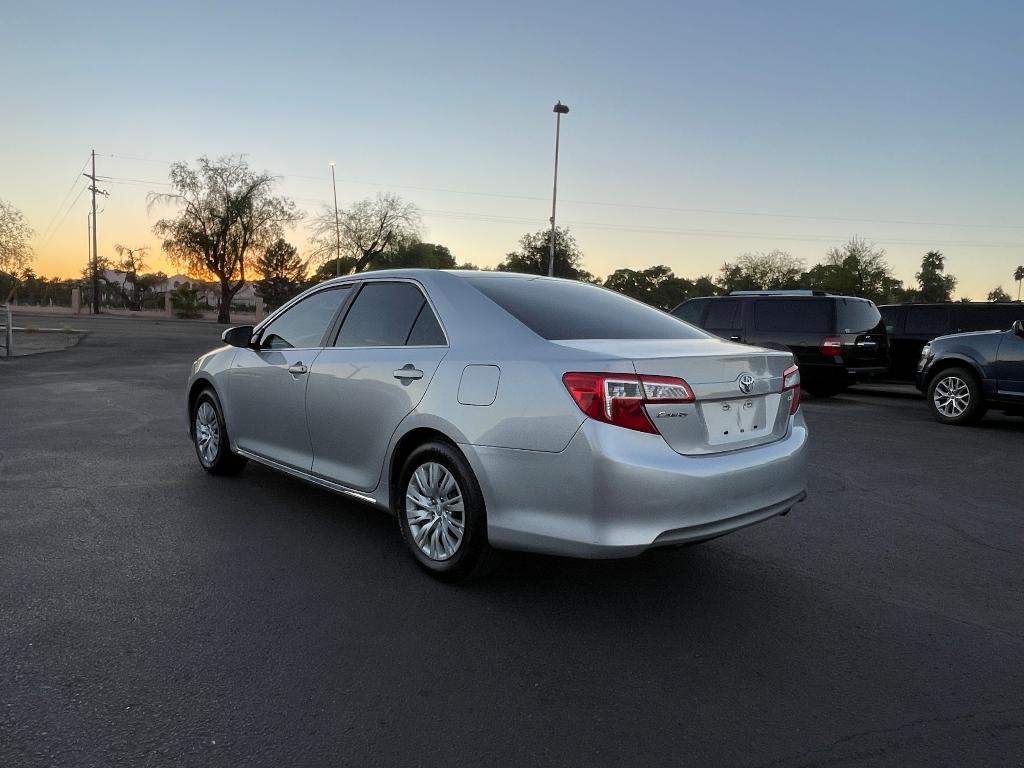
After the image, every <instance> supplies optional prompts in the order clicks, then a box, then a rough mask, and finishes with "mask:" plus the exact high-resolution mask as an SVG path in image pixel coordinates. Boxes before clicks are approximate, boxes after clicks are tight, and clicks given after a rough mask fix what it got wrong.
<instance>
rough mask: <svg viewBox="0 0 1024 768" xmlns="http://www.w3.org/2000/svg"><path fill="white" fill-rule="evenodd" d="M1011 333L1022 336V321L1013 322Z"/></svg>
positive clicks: (1023, 321)
mask: <svg viewBox="0 0 1024 768" xmlns="http://www.w3.org/2000/svg"><path fill="white" fill-rule="evenodd" d="M1013 332H1014V333H1016V334H1017V335H1018V336H1024V320H1014V321H1013Z"/></svg>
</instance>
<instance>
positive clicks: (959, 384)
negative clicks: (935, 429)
mask: <svg viewBox="0 0 1024 768" xmlns="http://www.w3.org/2000/svg"><path fill="white" fill-rule="evenodd" d="M957 392H959V393H962V394H961V395H959V396H956V397H953V396H952V395H953V393H957ZM927 399H928V409H929V410H930V411H931V412H932V416H934V417H935V419H936V420H937V421H939V422H941V423H942V424H952V425H954V426H964V425H966V424H974V423H975V422H977V421H978V420H979V419H980V418H981V417H982V416H984V415H985V411H987V410H988V406H987V405H986V404H985V399H984V395H982V393H981V384H980V383H979V382H978V378H977V376H975V375H974V372H973V371H971V370H969V369H967V368H946V369H944V370H941V371H939V372H938V373H937V374H935V375H934V376H932V379H931V381H929V382H928V389H927ZM965 401H966V402H965ZM958 409H959V410H958Z"/></svg>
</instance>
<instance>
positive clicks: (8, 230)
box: [0, 200, 35, 300]
mask: <svg viewBox="0 0 1024 768" xmlns="http://www.w3.org/2000/svg"><path fill="white" fill-rule="evenodd" d="M34 234H35V232H34V230H33V229H32V227H30V226H29V225H28V224H27V223H26V222H25V217H24V215H22V213H21V211H19V210H18V209H17V208H15V207H14V206H13V205H11V204H10V203H8V202H6V201H4V200H0V272H6V273H7V274H9V275H10V276H11V289H10V293H9V294H8V295H7V299H8V300H9V299H10V297H11V296H12V295H13V294H14V289H15V288H16V287H17V280H18V276H19V275H20V274H21V273H22V272H24V271H25V268H26V267H27V266H28V265H29V262H31V261H32V259H33V257H34V254H33V253H32V246H31V245H29V240H31V239H32V236H33V235H34Z"/></svg>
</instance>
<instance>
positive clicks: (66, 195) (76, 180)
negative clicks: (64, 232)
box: [43, 158, 89, 244]
mask: <svg viewBox="0 0 1024 768" xmlns="http://www.w3.org/2000/svg"><path fill="white" fill-rule="evenodd" d="M87 165H89V158H86V159H85V162H84V163H82V167H81V168H80V169H79V170H78V173H76V174H75V178H74V179H72V180H71V186H69V187H68V191H67V192H65V193H64V198H63V199H62V200H61V201H60V205H58V206H57V210H56V211H54V212H53V216H52V217H50V223H49V224H47V225H46V229H45V230H44V231H43V243H44V244H45V243H47V242H48V241H49V238H50V235H51V234H52V233H51V231H50V230H51V227H53V222H55V221H56V220H57V216H58V215H60V212H61V210H62V209H63V208H64V204H65V203H66V202H67V201H68V198H69V197H70V196H71V193H72V192H74V191H75V184H78V183H79V179H80V178H81V176H82V171H84V170H85V168H86V166H87ZM76 200H77V198H76ZM71 205H72V206H74V203H72V204H71ZM68 210H70V209H68ZM64 215H65V216H67V214H66V213H65V214H64ZM63 222H64V220H63V219H61V223H63Z"/></svg>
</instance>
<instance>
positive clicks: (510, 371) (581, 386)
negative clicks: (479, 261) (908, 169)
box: [187, 270, 807, 580]
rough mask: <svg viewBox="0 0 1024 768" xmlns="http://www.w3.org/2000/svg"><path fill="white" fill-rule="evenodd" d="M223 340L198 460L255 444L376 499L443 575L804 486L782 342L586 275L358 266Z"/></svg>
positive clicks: (765, 513)
mask: <svg viewBox="0 0 1024 768" xmlns="http://www.w3.org/2000/svg"><path fill="white" fill-rule="evenodd" d="M224 341H225V342H226V344H227V346H223V347H221V348H219V349H215V350H213V351H212V352H209V353H208V354H206V355H203V356H202V357H200V358H199V359H198V360H196V361H195V363H193V365H192V372H191V375H190V376H189V380H188V388H187V408H188V416H189V424H190V430H191V435H192V439H193V441H194V443H195V449H196V454H197V456H198V457H199V462H200V464H201V465H202V467H203V468H204V469H206V470H207V471H209V472H213V473H217V474H231V473H236V472H238V471H240V470H241V469H242V468H243V467H244V466H245V464H246V462H247V461H248V460H252V461H256V462H259V463H261V464H264V465H266V466H268V467H272V468H273V469H276V470H279V471H281V472H285V473H287V474H290V475H293V476H295V477H298V478H301V479H303V480H306V481H308V482H310V483H314V484H316V485H319V486H322V487H324V488H327V489H330V490H332V491H335V492H337V493H340V494H343V495H345V496H348V497H351V498H355V499H359V500H361V501H364V502H366V503H368V504H372V505H375V506H377V507H380V508H381V509H383V510H387V511H389V512H391V513H392V514H394V515H395V516H396V517H397V518H398V522H399V525H400V527H401V532H402V535H403V537H404V538H405V541H406V542H407V544H408V547H409V550H410V551H411V553H412V555H413V557H415V559H416V561H417V562H418V563H419V564H420V565H421V566H422V567H423V568H425V569H426V570H427V571H429V572H430V573H432V574H433V575H435V576H437V577H439V578H442V579H446V580H457V579H463V578H466V577H470V576H473V575H476V574H479V573H482V572H483V571H485V570H486V569H487V568H488V566H489V564H490V563H491V562H493V558H494V550H500V549H518V550H527V551H532V552H546V553H552V554H559V555H572V556H579V557H621V556H627V555H634V554H638V553H640V552H642V551H644V550H645V549H648V548H650V547H662V546H674V545H680V544H684V543H689V542H694V541H701V540H705V539H711V538H714V537H716V536H721V535H722V534H725V533H729V532H731V531H735V530H737V529H739V528H743V527H746V526H748V525H752V524H754V523H758V522H761V521H763V520H767V519H768V518H771V517H774V516H776V515H780V514H785V513H787V512H789V510H790V509H791V508H792V507H793V506H794V505H795V504H796V503H797V502H798V501H801V500H802V499H803V498H804V496H805V495H806V494H805V488H806V455H805V454H806V450H805V449H806V442H807V427H806V425H805V423H804V419H803V415H802V413H801V412H800V373H799V370H798V369H797V368H796V366H794V365H793V357H792V355H790V354H789V353H788V352H782V351H775V350H768V349H758V348H756V347H748V346H742V345H739V344H733V343H731V342H727V341H722V340H721V339H718V338H716V337H713V336H710V335H708V334H707V333H705V332H704V331H701V330H699V329H697V328H694V327H692V326H690V325H688V324H686V323H684V322H682V321H681V320H677V319H676V318H674V317H671V316H670V315H667V314H665V313H663V312H661V311H659V310H656V309H652V308H651V307H649V306H647V305H645V304H642V303H640V302H637V301H634V300H632V299H629V298H626V297H624V296H622V295H620V294H618V293H614V292H612V291H608V290H605V289H603V288H598V287H595V286H592V285H587V284H584V283H578V282H572V281H567V280H558V279H552V278H545V277H536V276H531V275H517V274H508V273H500V272H444V271H434V270H395V271H387V272H373V273H367V274H362V275H356V276H351V277H345V278H340V279H337V280H331V281H328V282H326V283H322V284H320V285H318V286H316V287H314V288H311V289H310V290H308V291H306V292H305V293H304V294H302V295H301V296H299V297H297V298H296V299H294V300H292V301H291V302H289V303H288V304H286V305H285V306H283V307H281V309H279V310H278V311H276V312H275V313H273V314H272V315H271V316H270V317H268V318H267V319H266V320H265V321H263V322H262V323H260V324H259V325H257V326H256V327H252V326H243V327H238V328H232V329H230V330H228V331H226V332H225V333H224Z"/></svg>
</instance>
